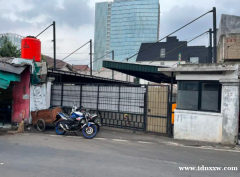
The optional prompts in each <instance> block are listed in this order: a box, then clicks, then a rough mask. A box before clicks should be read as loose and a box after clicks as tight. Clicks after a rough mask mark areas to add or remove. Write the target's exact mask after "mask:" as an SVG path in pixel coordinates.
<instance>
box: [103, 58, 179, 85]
mask: <svg viewBox="0 0 240 177" xmlns="http://www.w3.org/2000/svg"><path fill="white" fill-rule="evenodd" d="M103 67H105V68H108V69H111V70H115V71H118V72H121V73H124V74H128V75H131V76H134V77H137V78H141V79H145V80H148V81H151V82H156V83H171V74H165V73H163V72H159V71H158V68H169V67H166V66H154V65H148V64H141V63H130V62H120V61H110V60H103ZM173 82H174V83H176V80H175V77H174V78H173Z"/></svg>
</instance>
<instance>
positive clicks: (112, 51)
mask: <svg viewBox="0 0 240 177" xmlns="http://www.w3.org/2000/svg"><path fill="white" fill-rule="evenodd" d="M112 60H113V61H114V50H113V51H112ZM112 79H114V70H112Z"/></svg>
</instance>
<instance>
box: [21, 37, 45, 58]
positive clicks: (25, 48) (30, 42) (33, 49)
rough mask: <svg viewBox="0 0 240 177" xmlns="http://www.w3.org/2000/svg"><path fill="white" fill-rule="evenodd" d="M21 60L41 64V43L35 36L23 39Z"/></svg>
mask: <svg viewBox="0 0 240 177" xmlns="http://www.w3.org/2000/svg"><path fill="white" fill-rule="evenodd" d="M21 58H24V59H28V60H35V61H36V62H41V41H40V40H39V39H37V38H35V37H34V36H27V37H26V38H24V39H22V44H21Z"/></svg>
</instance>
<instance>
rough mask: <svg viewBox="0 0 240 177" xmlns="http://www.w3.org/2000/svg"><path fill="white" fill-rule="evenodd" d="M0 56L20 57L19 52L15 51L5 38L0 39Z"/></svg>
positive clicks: (15, 47)
mask: <svg viewBox="0 0 240 177" xmlns="http://www.w3.org/2000/svg"><path fill="white" fill-rule="evenodd" d="M0 41H1V46H0V56H1V57H20V50H18V49H17V46H15V45H14V44H13V43H12V42H11V41H10V40H9V39H8V38H7V36H3V37H1V39H0Z"/></svg>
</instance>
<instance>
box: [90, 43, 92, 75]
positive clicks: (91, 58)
mask: <svg viewBox="0 0 240 177" xmlns="http://www.w3.org/2000/svg"><path fill="white" fill-rule="evenodd" d="M90 76H92V39H90Z"/></svg>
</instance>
